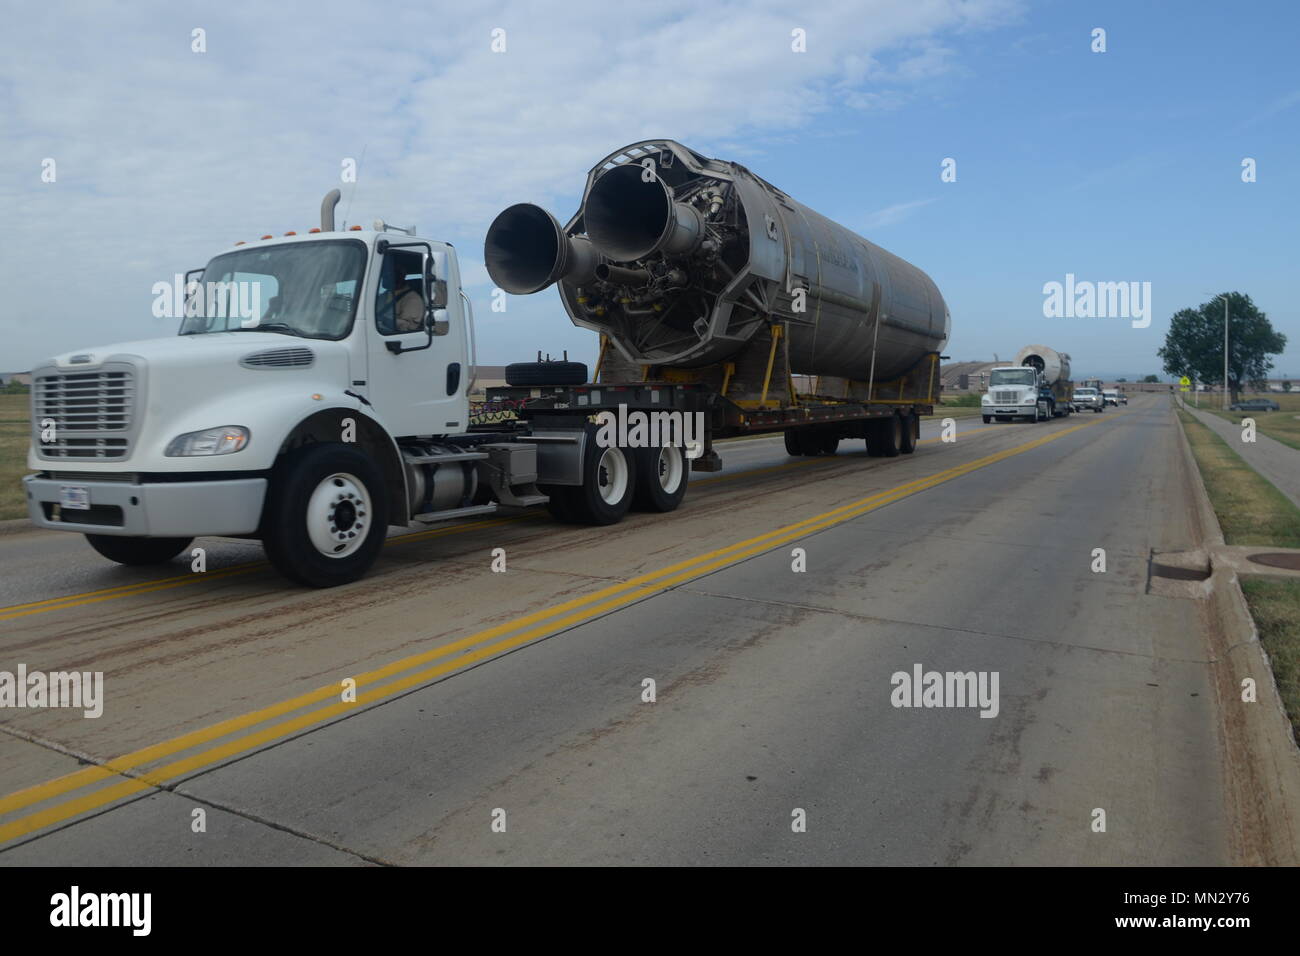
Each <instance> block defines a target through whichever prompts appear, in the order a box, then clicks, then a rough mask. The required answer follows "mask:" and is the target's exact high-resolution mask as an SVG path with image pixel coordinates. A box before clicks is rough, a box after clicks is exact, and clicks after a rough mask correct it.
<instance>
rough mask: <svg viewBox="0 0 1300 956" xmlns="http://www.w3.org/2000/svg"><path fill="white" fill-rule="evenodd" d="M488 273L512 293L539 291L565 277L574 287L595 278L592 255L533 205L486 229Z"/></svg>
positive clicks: (511, 209)
mask: <svg viewBox="0 0 1300 956" xmlns="http://www.w3.org/2000/svg"><path fill="white" fill-rule="evenodd" d="M483 264H484V265H486V266H487V271H488V275H490V276H491V277H492V281H493V282H495V283H496V284H497V285H498V286H500V287H501V288H502V289H505V290H506V291H507V292H509V293H510V294H511V295H529V294H531V293H533V292H540V291H541V290H542V289H545V288H546V287H547V286H549V285H550V284H551V283H553V282H557V281H559V280H560V279H567V280H568V281H569V282H572V283H573V284H575V285H580V284H582V283H583V282H588V281H590V280H591V279H592V278H593V277H594V276H595V274H596V254H595V250H593V249H592V247H591V243H590V242H588V241H587V240H586V239H584V238H582V237H581V236H573V237H570V236H566V235H565V234H564V230H563V229H562V228H561V227H560V224H559V223H558V222H557V221H556V219H555V217H554V216H552V215H551V214H550V213H549V212H547V211H546V210H545V209H543V208H542V207H541V206H536V205H534V204H533V203H527V202H524V203H516V204H515V205H513V206H510V207H509V208H508V209H505V210H503V211H502V212H501V213H500V214H499V215H498V216H497V217H496V219H494V220H492V225H491V226H489V227H488V231H487V241H486V242H485V243H484V247H483Z"/></svg>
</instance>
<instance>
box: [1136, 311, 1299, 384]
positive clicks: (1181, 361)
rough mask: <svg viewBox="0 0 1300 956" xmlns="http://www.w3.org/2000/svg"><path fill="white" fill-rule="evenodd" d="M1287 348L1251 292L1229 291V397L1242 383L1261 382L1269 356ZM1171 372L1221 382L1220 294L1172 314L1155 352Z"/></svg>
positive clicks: (1211, 382) (1221, 322)
mask: <svg viewBox="0 0 1300 956" xmlns="http://www.w3.org/2000/svg"><path fill="white" fill-rule="evenodd" d="M1285 349H1286V336H1285V335H1283V334H1282V333H1281V332H1277V331H1275V330H1274V329H1273V325H1272V323H1270V322H1269V321H1268V317H1267V316H1266V315H1265V314H1264V313H1263V312H1261V311H1260V310H1259V309H1258V308H1257V307H1256V306H1255V303H1254V302H1252V301H1251V300H1250V296H1248V295H1246V294H1245V293H1242V292H1229V293H1228V382H1227V387H1228V389H1229V390H1230V391H1231V392H1232V401H1234V402H1236V401H1237V400H1238V398H1239V394H1240V391H1241V386H1242V383H1243V382H1252V383H1257V382H1262V381H1264V380H1265V379H1267V378H1268V373H1269V370H1270V369H1271V368H1272V367H1273V360H1272V359H1270V358H1269V356H1270V355H1276V354H1278V353H1279V352H1282V351H1283V350H1285ZM1156 354H1157V355H1159V356H1160V357H1161V358H1162V359H1164V363H1165V372H1167V373H1168V374H1170V375H1179V376H1181V375H1186V376H1188V377H1189V378H1191V379H1193V380H1194V381H1200V382H1205V383H1207V384H1211V385H1214V384H1221V383H1222V382H1223V299H1217V298H1216V299H1211V300H1210V301H1209V302H1203V303H1202V304H1201V305H1200V306H1198V307H1197V308H1195V309H1183V310H1181V311H1179V312H1176V313H1174V317H1173V319H1172V320H1171V321H1170V323H1169V331H1168V332H1167V333H1166V334H1165V345H1164V348H1162V349H1160V350H1159V351H1157V352H1156Z"/></svg>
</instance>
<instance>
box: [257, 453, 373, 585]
mask: <svg viewBox="0 0 1300 956" xmlns="http://www.w3.org/2000/svg"><path fill="white" fill-rule="evenodd" d="M387 532H388V498H387V491H386V489H385V488H384V482H383V476H382V475H381V474H380V472H379V469H378V468H377V467H376V466H375V463H374V462H373V461H371V460H370V458H368V457H367V456H366V455H365V454H363V453H362V452H360V451H359V450H357V449H356V448H355V447H354V446H351V445H344V444H340V443H335V442H330V443H323V444H319V445H309V446H308V447H306V448H303V449H300V450H299V451H296V452H294V453H293V454H291V455H289V456H288V457H287V458H285V459H284V460H283V461H281V462H280V464H279V465H277V467H276V470H275V474H274V475H273V476H272V479H271V488H270V492H269V493H268V496H267V502H266V511H265V514H264V516H263V521H262V545H263V547H264V548H265V549H266V556H267V558H269V559H270V561H271V565H272V566H273V567H274V568H275V569H276V570H277V571H279V572H280V573H281V574H283V575H284V576H285V577H286V578H288V579H289V580H291V581H296V582H298V583H299V584H305V585H307V586H309V587H313V588H332V587H337V586H338V585H340V584H348V583H350V582H352V581H355V580H357V579H358V578H360V577H361V576H362V575H363V574H365V573H366V571H368V570H369V569H370V566H371V565H372V564H374V562H375V557H376V556H377V555H378V554H379V549H380V548H382V547H383V545H384V537H385V536H386V534H387ZM326 547H330V548H332V550H333V551H335V552H337V556H335V555H334V554H330V553H327V552H326V551H325V550H324V549H325V548H326Z"/></svg>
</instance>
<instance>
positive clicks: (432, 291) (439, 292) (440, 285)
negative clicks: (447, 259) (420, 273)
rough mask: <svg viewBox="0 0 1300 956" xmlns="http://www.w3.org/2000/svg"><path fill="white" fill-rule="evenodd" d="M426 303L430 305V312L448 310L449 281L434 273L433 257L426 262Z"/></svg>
mask: <svg viewBox="0 0 1300 956" xmlns="http://www.w3.org/2000/svg"><path fill="white" fill-rule="evenodd" d="M424 301H425V302H427V303H429V311H430V312H432V311H433V310H434V309H445V308H447V280H446V279H439V278H438V276H437V275H436V274H435V273H434V271H433V257H432V256H427V257H426V258H425V260H424Z"/></svg>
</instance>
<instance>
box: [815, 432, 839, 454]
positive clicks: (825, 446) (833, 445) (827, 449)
mask: <svg viewBox="0 0 1300 956" xmlns="http://www.w3.org/2000/svg"><path fill="white" fill-rule="evenodd" d="M839 448H840V436H839V435H834V434H830V433H827V434H825V435H821V436H819V437H818V441H817V454H819V455H833V454H835V453H836V452H837V451H839Z"/></svg>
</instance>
